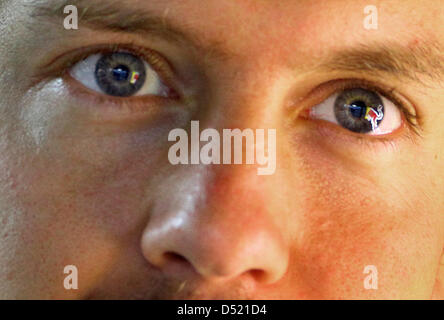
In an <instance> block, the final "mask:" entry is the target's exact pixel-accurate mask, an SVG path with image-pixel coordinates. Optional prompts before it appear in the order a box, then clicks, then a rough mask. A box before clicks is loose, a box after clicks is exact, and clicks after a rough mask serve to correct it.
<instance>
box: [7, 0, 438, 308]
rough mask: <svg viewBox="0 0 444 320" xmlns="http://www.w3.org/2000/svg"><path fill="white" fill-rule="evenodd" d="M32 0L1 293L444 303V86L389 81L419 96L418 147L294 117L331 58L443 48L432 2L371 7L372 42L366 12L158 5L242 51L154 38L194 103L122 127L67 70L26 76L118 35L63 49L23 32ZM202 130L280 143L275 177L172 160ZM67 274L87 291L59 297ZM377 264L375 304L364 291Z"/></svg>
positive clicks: (11, 20)
mask: <svg viewBox="0 0 444 320" xmlns="http://www.w3.org/2000/svg"><path fill="white" fill-rule="evenodd" d="M23 2H24V1H13V2H12V1H11V2H5V3H4V4H3V5H1V6H0V18H1V19H2V21H4V24H3V25H0V32H1V34H2V38H1V39H0V44H1V45H0V70H2V73H0V97H1V99H0V172H1V173H2V174H1V175H0V239H1V241H0V298H12V299H14V298H42V299H52V298H59V299H85V298H91V299H97V298H105V299H116V298H135V299H157V298H163V299H174V298H184V299H201V298H203V299H212V298H220V299H225V298H226V299H238V298H251V299H279V298H281V299H431V298H435V299H443V298H444V289H443V283H444V278H443V274H444V272H443V268H444V266H443V264H444V259H443V257H442V255H443V245H444V218H443V214H444V200H443V197H442V190H444V165H443V163H444V162H443V159H444V153H443V151H442V150H444V139H442V137H444V127H443V126H442V122H443V121H444V116H443V113H442V112H440V110H441V109H442V105H443V104H444V97H443V94H442V92H443V91H442V87H440V86H439V84H438V83H430V85H429V86H427V87H423V86H420V85H419V84H418V83H412V82H408V81H403V80H402V79H383V80H384V81H385V82H390V83H391V84H396V87H397V88H398V90H399V91H401V92H402V93H404V94H405V95H407V96H409V97H412V100H414V101H415V103H416V105H417V107H418V108H419V109H420V110H419V111H420V112H421V115H422V122H423V127H424V129H425V130H424V134H423V136H422V137H421V138H419V137H413V138H406V137H404V138H402V139H401V138H400V139H394V140H393V141H391V142H369V143H359V142H357V140H352V139H343V138H340V137H339V134H338V133H337V131H335V130H333V129H332V130H330V129H325V130H324V129H322V130H321V131H320V130H317V129H316V128H315V127H316V125H315V124H313V123H310V122H307V121H302V122H301V121H298V120H297V121H294V122H292V121H290V120H289V119H290V118H291V117H290V116H289V111H288V110H287V109H286V106H287V102H288V101H300V99H301V96H302V93H303V92H305V91H309V90H308V89H310V88H313V87H315V86H317V85H319V84H320V82H323V81H328V80H332V79H330V78H329V77H328V75H313V74H309V73H301V74H298V73H297V72H296V73H295V72H294V70H293V69H291V67H297V66H299V65H303V64H305V63H306V62H308V61H311V60H310V59H314V58H316V57H317V56H319V55H320V54H321V52H325V51H329V50H332V49H337V48H340V47H342V46H347V45H352V44H354V43H357V42H365V41H376V40H378V41H390V40H396V41H400V43H402V44H404V45H405V46H410V47H412V46H417V45H421V40H418V35H421V39H443V38H444V30H443V28H442V19H439V15H438V13H439V12H441V13H442V12H443V10H444V8H443V5H442V4H440V3H439V2H438V1H432V0H430V1H422V2H421V5H418V4H417V2H415V1H391V2H390V3H387V2H384V1H376V2H374V3H373V4H374V5H376V6H377V7H378V8H379V22H380V27H379V29H378V30H375V31H374V32H369V31H366V30H365V29H363V27H362V18H363V13H362V12H363V7H364V6H365V5H367V3H366V1H345V0H337V1H279V2H278V3H276V2H275V1H250V0H242V1H234V0H233V1H231V0H229V1H218V0H208V1H205V5H202V2H201V1H200V0H186V1H178V0H168V1H158V2H150V3H149V4H148V3H147V4H146V7H147V8H150V9H152V10H153V11H154V12H156V13H158V14H160V15H161V14H162V13H164V12H165V10H166V9H167V8H168V17H169V18H170V19H174V21H177V22H181V23H183V25H185V26H187V27H189V28H190V30H191V32H192V33H194V34H196V35H198V37H199V38H200V39H201V40H202V42H203V43H210V42H211V43H214V42H217V43H221V44H223V46H225V47H226V48H227V50H229V51H230V52H231V53H232V54H233V57H230V58H229V59H226V60H223V61H220V60H216V59H213V57H211V56H209V55H207V56H206V53H198V52H194V51H192V50H188V49H187V48H186V47H173V48H172V47H171V46H170V47H168V45H165V44H164V45H162V42H161V41H155V40H153V46H155V48H154V49H157V50H158V51H161V52H162V50H161V48H167V49H165V50H166V51H168V52H165V55H169V56H172V60H174V61H178V65H177V66H176V68H177V70H178V72H179V73H180V72H182V73H183V75H184V77H183V78H186V76H187V75H188V76H189V75H190V74H191V73H190V72H188V71H189V70H193V75H195V77H196V78H199V77H202V78H199V81H197V80H196V82H195V83H199V84H200V87H198V88H197V89H195V92H196V93H195V95H191V97H190V100H193V99H194V100H193V102H194V107H193V108H188V109H187V108H183V107H182V106H180V108H178V107H177V106H174V107H171V108H170V109H168V108H154V109H153V110H154V111H152V114H151V115H150V116H149V117H145V118H143V119H142V117H141V119H139V121H135V120H134V119H133V120H129V121H114V122H113V123H111V122H107V121H105V120H104V118H105V116H103V118H101V117H102V114H106V113H107V112H109V109H112V107H111V106H110V107H109V109H104V106H103V105H101V103H100V102H97V101H98V100H97V101H96V100H93V99H92V98H91V97H90V98H87V97H85V96H82V97H79V96H77V95H76V94H75V93H74V92H73V91H72V90H70V89H69V84H68V83H67V82H66V81H65V79H62V78H61V77H60V76H55V77H52V78H51V77H47V78H45V79H40V80H39V82H38V83H37V84H36V83H35V82H32V81H31V80H30V79H31V75H33V74H35V73H38V72H37V71H38V70H39V69H38V67H37V66H39V63H40V62H41V61H40V60H41V59H42V60H44V61H47V60H50V59H51V57H52V58H54V52H55V51H56V50H55V48H54V46H55V47H56V48H57V49H58V50H59V51H61V52H62V53H63V48H64V46H65V45H66V46H70V47H73V48H79V47H83V46H85V47H86V46H88V45H95V44H97V43H96V42H94V41H98V40H99V39H100V41H101V43H106V42H112V41H116V39H119V38H118V37H116V36H115V35H111V34H109V33H106V32H93V31H88V30H83V31H82V30H79V31H78V32H79V34H81V35H82V36H79V37H77V38H76V37H74V38H70V42H69V43H68V41H65V40H63V41H65V42H63V41H62V40H60V39H61V38H63V36H62V37H60V36H59V37H53V38H51V39H50V40H48V39H46V38H45V36H46V34H47V32H46V31H48V32H49V30H50V27H48V26H46V25H44V24H41V25H35V26H34V27H35V30H34V31H29V29H27V28H26V27H25V26H24V25H23V23H22V22H23V21H24V20H26V16H27V15H26V14H27V13H28V12H27V11H26V10H28V9H24V8H23V7H22V4H23ZM122 2H126V3H128V4H129V3H131V2H132V1H130V0H125V1H122ZM395 2H399V3H395ZM143 6H145V4H143ZM437 17H438V18H437ZM28 19H29V18H28ZM52 28H54V27H53V26H52ZM57 32H60V33H61V34H62V35H63V32H66V31H63V30H60V31H57ZM76 32H77V31H76ZM83 35H84V36H83ZM57 39H59V40H57ZM132 40H134V41H135V42H136V43H139V44H140V45H145V46H147V45H148V46H149V44H150V42H149V41H148V42H147V41H142V40H143V39H141V38H134V39H132ZM42 41H45V43H47V46H45V47H44V48H42V46H41V42H42ZM57 41H62V42H63V43H58V42H57ZM30 52H35V53H36V54H32V55H30ZM162 53H163V52H162ZM191 57H192V58H191ZM341 76H342V77H346V76H356V74H347V75H346V74H344V75H339V77H341ZM203 77H205V78H203ZM370 80H378V79H372V78H370ZM190 83H191V84H193V83H194V82H193V81H190ZM196 97H197V98H196ZM100 108H102V109H100ZM115 108H117V107H115ZM106 110H108V111H106ZM114 119H118V117H115V118H114ZM191 120H199V121H200V127H201V130H203V129H205V128H216V129H220V130H222V129H223V128H262V129H268V128H274V129H276V130H277V167H276V172H275V174H274V175H272V176H258V175H257V166H255V165H253V166H247V165H223V166H203V165H195V166H172V165H170V164H169V163H168V158H167V155H168V148H169V146H170V143H168V141H167V137H168V132H169V131H170V130H172V129H174V128H187V126H188V125H189V122H190V121H191ZM329 128H332V126H330V127H329ZM333 132H336V133H333ZM66 265H75V266H77V268H78V270H79V278H80V280H79V290H75V291H73V290H71V291H68V290H65V289H64V287H63V279H64V276H65V275H64V274H63V268H64V266H66ZM367 265H374V266H376V267H377V270H378V289H377V290H366V289H365V288H364V279H365V277H366V276H367V275H365V274H363V271H364V268H365V266H367Z"/></svg>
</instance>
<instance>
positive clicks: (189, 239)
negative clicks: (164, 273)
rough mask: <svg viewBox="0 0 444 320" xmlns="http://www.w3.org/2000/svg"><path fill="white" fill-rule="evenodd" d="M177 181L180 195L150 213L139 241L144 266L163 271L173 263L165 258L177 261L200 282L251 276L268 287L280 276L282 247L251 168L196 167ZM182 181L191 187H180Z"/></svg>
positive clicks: (284, 261)
mask: <svg viewBox="0 0 444 320" xmlns="http://www.w3.org/2000/svg"><path fill="white" fill-rule="evenodd" d="M187 169H190V168H189V167H188V168H186V167H184V168H181V170H185V171H186V170H187ZM208 171H211V172H208ZM183 179H184V180H181V182H180V183H179V184H182V187H181V186H179V185H176V187H175V189H176V190H177V191H179V190H182V191H183V190H186V191H185V192H179V193H176V192H175V191H172V192H170V193H169V194H170V197H163V198H161V199H159V201H161V202H158V203H156V204H155V205H154V206H153V210H152V212H151V213H150V214H151V215H152V218H151V219H150V221H149V223H148V224H147V227H146V229H145V231H144V235H143V237H142V250H143V252H144V254H145V256H146V258H147V259H148V261H150V262H151V263H152V264H154V265H156V266H158V267H160V268H163V267H165V266H166V265H168V264H171V263H173V262H171V261H169V260H168V257H169V256H170V255H171V254H174V255H175V256H181V257H182V258H184V259H185V260H186V261H187V262H188V265H189V267H191V268H192V269H194V271H195V272H197V273H198V274H200V275H201V276H203V277H205V278H233V277H236V276H239V275H241V274H243V273H248V272H250V271H255V274H256V275H260V277H261V279H263V280H264V281H267V282H271V281H276V280H277V279H279V278H280V277H281V276H282V275H283V274H284V272H285V270H286V266H287V261H288V256H287V254H288V253H287V251H286V249H285V242H284V239H283V237H282V234H281V232H280V231H281V230H279V227H278V226H277V224H276V223H275V220H274V219H272V215H271V214H270V212H269V211H268V209H267V199H266V195H265V194H264V192H263V191H264V190H266V188H265V187H264V185H263V184H264V183H265V182H260V180H261V178H260V177H259V178H258V176H257V174H256V170H255V169H254V168H248V167H247V166H243V165H240V166H201V167H195V168H193V169H190V171H188V172H183ZM187 180H188V181H193V182H194V183H197V185H196V184H194V185H193V187H191V184H190V185H189V187H186V185H187V182H186V181H187ZM188 183H190V182H188ZM171 197H172V198H171ZM257 271H260V272H257Z"/></svg>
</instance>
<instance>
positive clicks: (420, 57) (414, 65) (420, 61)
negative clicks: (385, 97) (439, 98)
mask: <svg viewBox="0 0 444 320" xmlns="http://www.w3.org/2000/svg"><path fill="white" fill-rule="evenodd" d="M317 68H318V69H319V70H325V71H338V70H340V71H352V72H358V71H359V72H367V73H368V74H371V75H374V76H378V75H381V74H388V75H391V76H398V77H403V78H405V79H409V80H412V81H417V82H423V80H424V79H425V78H427V79H428V80H434V81H437V82H443V81H444V79H443V78H444V57H443V48H442V45H440V44H439V43H438V42H431V41H428V42H427V41H421V42H420V45H415V46H411V47H407V46H404V45H401V44H399V43H396V42H388V43H384V44H381V43H369V44H362V43H361V44H358V45H354V46H353V47H352V48H345V49H340V50H338V51H335V52H332V53H330V54H328V55H327V57H326V58H324V59H321V62H320V63H318V65H317Z"/></svg>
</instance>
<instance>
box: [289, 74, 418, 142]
mask: <svg viewBox="0 0 444 320" xmlns="http://www.w3.org/2000/svg"><path fill="white" fill-rule="evenodd" d="M352 88H364V89H366V90H371V91H374V92H376V93H378V94H379V95H381V96H383V97H385V98H387V99H389V100H390V101H392V102H393V103H394V104H395V106H396V107H397V108H398V109H399V110H400V112H401V113H402V115H403V119H405V121H406V122H407V124H408V125H409V127H410V128H411V129H412V130H413V131H414V133H415V134H417V135H418V136H421V129H422V127H421V125H420V117H419V116H418V113H417V111H416V110H417V109H416V107H415V106H414V105H413V104H412V103H411V102H410V101H408V100H407V99H405V100H407V101H401V100H404V99H401V97H399V95H400V93H399V92H398V90H397V89H396V88H395V87H388V86H384V85H382V84H379V83H376V82H375V81H369V80H366V79H362V78H341V79H334V80H329V81H326V82H323V83H321V84H320V85H318V86H316V87H315V88H313V89H312V90H310V91H309V93H308V94H306V95H304V96H303V97H302V99H300V100H299V101H298V102H297V104H300V105H302V106H301V107H299V108H295V109H293V110H290V121H292V122H293V121H295V120H296V119H297V118H298V117H299V114H300V113H301V112H304V111H302V110H306V111H308V110H310V109H311V108H313V107H315V106H316V105H318V104H320V103H322V102H323V101H325V100H326V99H328V98H330V97H331V96H332V95H334V94H337V93H339V92H341V91H343V90H347V89H352ZM410 110H411V111H410Z"/></svg>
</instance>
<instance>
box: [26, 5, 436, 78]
mask: <svg viewBox="0 0 444 320" xmlns="http://www.w3.org/2000/svg"><path fill="white" fill-rule="evenodd" d="M70 4H71V5H75V6H76V7H77V8H78V13H79V24H80V23H83V24H85V25H88V26H89V27H92V28H94V29H97V30H107V31H115V32H121V33H133V34H134V33H136V34H141V35H148V34H150V35H154V36H158V37H161V38H163V39H167V40H170V41H174V42H178V43H182V44H188V45H191V46H193V47H194V48H196V49H197V50H198V51H201V52H204V53H205V55H206V56H210V55H211V56H215V57H218V58H219V59H228V58H229V57H232V56H235V54H234V53H233V52H230V50H228V49H227V48H225V47H224V45H223V43H219V42H217V41H213V42H208V41H206V42H204V41H203V40H202V39H201V38H199V37H198V36H193V35H192V34H190V33H187V32H185V31H183V30H182V29H181V28H180V27H179V26H175V25H174V24H173V23H172V22H171V21H169V19H168V18H167V15H168V10H165V11H164V14H163V16H159V15H155V14H153V13H152V12H150V11H147V10H146V9H145V10H144V9H142V8H139V7H138V6H136V4H137V2H134V4H135V5H134V6H129V5H123V4H122V3H121V1H119V0H106V1H105V0H58V1H48V0H33V1H31V2H30V4H29V6H31V7H32V9H33V10H32V14H31V16H32V17H34V18H39V17H40V18H49V19H50V20H54V18H60V19H63V18H65V17H66V14H64V13H63V8H64V7H65V6H67V5H70ZM299 68H300V69H309V70H317V71H330V72H335V71H351V72H366V73H368V74H371V75H374V76H381V75H389V76H395V77H402V78H405V79H408V80H412V81H416V82H423V78H424V77H426V78H428V79H429V80H434V81H437V82H443V81H444V79H443V78H444V57H443V46H442V44H440V43H438V42H430V41H429V42H426V41H421V42H419V41H418V44H417V45H415V46H411V47H406V46H403V45H401V44H398V43H387V44H381V43H370V44H362V43H361V44H358V45H354V46H353V47H351V48H342V49H338V50H335V51H333V52H329V53H328V54H326V55H325V56H324V57H321V58H320V59H319V61H317V62H315V63H310V65H304V66H302V67H299ZM296 69H297V68H296Z"/></svg>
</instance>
